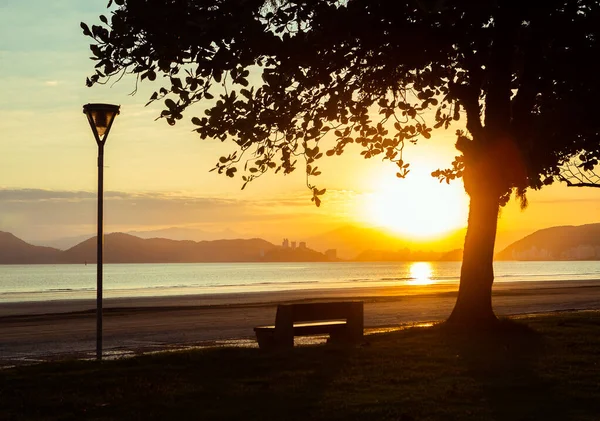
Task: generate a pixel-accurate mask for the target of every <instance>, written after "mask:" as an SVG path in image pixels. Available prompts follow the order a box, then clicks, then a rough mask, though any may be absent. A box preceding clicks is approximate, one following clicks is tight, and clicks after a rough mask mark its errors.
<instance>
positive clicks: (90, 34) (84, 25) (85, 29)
mask: <svg viewBox="0 0 600 421" xmlns="http://www.w3.org/2000/svg"><path fill="white" fill-rule="evenodd" d="M81 29H83V35H86V36H88V37H91V36H92V33H91V32H90V28H89V26H87V25H86V24H85V23H83V22H81Z"/></svg>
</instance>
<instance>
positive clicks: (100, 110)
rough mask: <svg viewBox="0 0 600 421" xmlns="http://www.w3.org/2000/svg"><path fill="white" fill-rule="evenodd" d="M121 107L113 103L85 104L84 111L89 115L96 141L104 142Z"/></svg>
mask: <svg viewBox="0 0 600 421" xmlns="http://www.w3.org/2000/svg"><path fill="white" fill-rule="evenodd" d="M120 108H121V107H120V106H118V105H112V104H85V105H84V106H83V113H84V114H85V115H86V116H87V118H88V122H89V123H90V127H91V128H92V132H94V137H95V138H96V142H101V143H104V142H105V141H106V137H107V136H108V132H109V131H110V127H111V126H112V123H113V121H114V119H115V117H116V116H117V114H119V109H120Z"/></svg>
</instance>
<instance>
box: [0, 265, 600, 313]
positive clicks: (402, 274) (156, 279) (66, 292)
mask: <svg viewBox="0 0 600 421" xmlns="http://www.w3.org/2000/svg"><path fill="white" fill-rule="evenodd" d="M494 269H495V281H496V282H506V281H511V282H521V281H534V282H544V281H565V280H600V261H577V262H575V261H566V262H563V261H561V262H495V263H494ZM459 276H460V262H366V263H365V262H335V263H314V262H311V263H189V264H187V263H182V264H173V263H170V264H105V265H104V276H103V291H104V296H105V297H107V298H110V297H142V296H165V295H188V294H219V293H244V292H257V291H283V290H297V289H320V288H347V287H361V286H365V287H366V286H394V285H423V284H432V283H458V279H459ZM95 290H96V265H95V264H89V265H0V303H1V302H25V301H42V300H56V299H81V298H93V297H95Z"/></svg>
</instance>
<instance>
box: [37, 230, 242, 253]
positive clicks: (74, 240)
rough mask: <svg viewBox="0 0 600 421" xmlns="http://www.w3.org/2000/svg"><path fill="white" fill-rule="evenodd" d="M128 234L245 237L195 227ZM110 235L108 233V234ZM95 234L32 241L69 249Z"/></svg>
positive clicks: (199, 238) (172, 237) (193, 238)
mask: <svg viewBox="0 0 600 421" xmlns="http://www.w3.org/2000/svg"><path fill="white" fill-rule="evenodd" d="M127 234H131V235H134V236H136V237H138V238H165V239H170V240H190V241H212V240H230V239H238V238H243V237H244V236H243V235H240V234H238V233H236V232H235V231H232V230H229V229H227V230H223V231H218V232H211V231H203V230H199V229H195V228H181V227H171V228H164V229H159V230H148V231H128V232H127ZM107 235H108V234H107ZM94 236H95V234H92V233H90V234H86V235H78V236H75V237H62V238H56V239H53V240H34V241H31V243H33V244H36V245H40V246H42V245H43V246H50V247H54V248H57V249H60V250H68V249H70V248H71V247H74V246H76V245H77V244H79V243H81V242H83V241H85V240H87V239H89V238H92V237H94Z"/></svg>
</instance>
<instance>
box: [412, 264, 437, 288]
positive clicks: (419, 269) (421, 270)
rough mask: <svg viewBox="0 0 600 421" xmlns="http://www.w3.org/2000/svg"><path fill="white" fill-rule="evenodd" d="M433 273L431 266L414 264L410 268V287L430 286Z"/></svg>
mask: <svg viewBox="0 0 600 421" xmlns="http://www.w3.org/2000/svg"><path fill="white" fill-rule="evenodd" d="M432 274H433V271H432V270H431V265H430V264H429V263H427V262H416V263H413V264H412V265H411V266H410V278H411V280H410V281H409V282H408V283H409V284H410V285H429V284H432V283H433V281H432V280H431V276H432Z"/></svg>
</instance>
